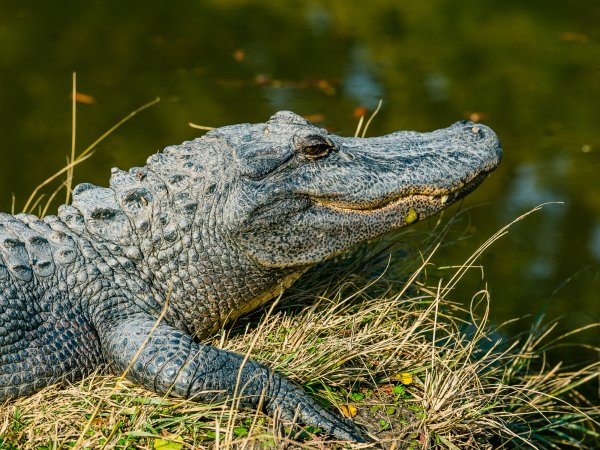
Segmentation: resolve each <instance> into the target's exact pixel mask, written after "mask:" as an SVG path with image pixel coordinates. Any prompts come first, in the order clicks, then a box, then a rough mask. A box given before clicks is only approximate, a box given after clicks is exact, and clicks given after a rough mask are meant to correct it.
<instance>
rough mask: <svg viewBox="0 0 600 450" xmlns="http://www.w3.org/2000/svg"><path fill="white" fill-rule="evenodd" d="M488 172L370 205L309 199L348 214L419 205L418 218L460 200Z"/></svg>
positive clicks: (371, 213) (369, 213) (375, 212)
mask: <svg viewBox="0 0 600 450" xmlns="http://www.w3.org/2000/svg"><path fill="white" fill-rule="evenodd" d="M489 173H490V171H483V172H481V173H478V174H476V175H474V176H473V177H472V178H471V179H470V180H468V181H466V182H465V183H464V184H462V185H461V186H458V187H456V188H454V189H440V190H439V191H437V192H434V193H431V192H429V193H421V192H413V193H410V194H401V195H399V196H394V197H390V198H386V199H385V200H382V201H378V202H375V203H372V204H370V205H364V204H361V205H352V204H347V203H342V202H336V201H333V200H329V199H323V198H318V197H311V200H312V201H313V202H314V203H315V204H316V205H318V206H321V207H324V208H327V209H331V210H335V211H338V212H343V213H349V214H365V215H375V214H378V213H384V212H388V211H392V210H403V209H406V207H411V206H414V205H421V207H420V208H419V209H423V210H426V214H425V215H424V216H423V217H421V214H420V213H421V212H425V211H415V213H417V214H418V219H422V218H424V217H426V216H430V215H432V214H435V213H436V212H439V211H441V210H442V209H444V208H446V207H448V206H450V205H451V204H452V203H454V202H456V201H457V200H460V199H461V198H463V197H464V196H465V195H467V194H468V193H469V192H471V191H473V190H474V189H475V188H476V187H477V186H479V184H481V182H482V181H483V180H484V179H485V177H486V176H487V175H488V174H489ZM415 220H417V217H415V218H414V219H413V220H411V221H410V222H411V223H412V222H414V221H415Z"/></svg>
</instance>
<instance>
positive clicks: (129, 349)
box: [0, 111, 502, 441]
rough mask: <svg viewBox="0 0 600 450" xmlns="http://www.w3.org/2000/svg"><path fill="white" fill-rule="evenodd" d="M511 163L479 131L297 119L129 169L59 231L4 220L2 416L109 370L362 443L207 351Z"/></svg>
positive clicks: (82, 204) (300, 401)
mask: <svg viewBox="0 0 600 450" xmlns="http://www.w3.org/2000/svg"><path fill="white" fill-rule="evenodd" d="M501 155H502V149H501V145H500V143H499V140H498V138H497V136H496V135H495V134H494V132H493V131H492V130H491V129H490V128H488V127H486V126H485V125H481V124H475V123H473V122H469V121H462V122H458V123H455V124H454V125H452V126H450V127H448V128H445V129H440V130H437V131H433V132H428V133H418V132H412V131H399V132H394V133H391V134H388V135H385V136H381V137H374V138H347V137H340V136H336V135H334V134H331V133H329V132H328V131H326V130H324V129H321V128H318V127H316V126H314V125H312V124H311V123H309V122H308V121H306V120H305V119H304V118H302V117H300V116H298V115H296V114H294V113H292V112H289V111H281V112H278V113H276V114H275V115H273V116H272V117H271V118H270V119H269V120H268V121H267V122H266V123H261V124H239V125H231V126H225V127H222V128H217V129H214V130H212V131H210V132H208V133H207V134H205V135H204V136H202V137H200V138H197V139H195V140H192V141H187V142H184V143H182V144H181V145H175V146H170V147H167V148H165V149H164V150H163V151H162V152H159V153H157V154H155V155H153V156H150V157H149V158H148V160H147V163H146V165H145V166H144V167H135V168H132V169H130V170H129V171H122V170H119V169H117V168H114V169H112V175H111V178H110V187H99V186H95V185H92V184H80V185H78V186H76V187H75V189H74V190H73V196H72V202H71V204H70V205H62V206H61V207H60V208H59V209H58V215H57V216H47V217H45V218H43V219H40V218H38V217H37V216H34V215H30V214H16V215H10V214H5V213H1V214H0V400H2V401H4V400H9V399H14V398H17V397H20V396H26V395H30V394H32V393H34V392H36V391H38V390H40V389H42V388H43V387H45V386H48V385H50V384H52V383H56V382H59V381H61V380H62V381H65V380H66V381H74V380H77V379H81V378H82V377H85V376H86V375H88V374H90V373H91V372H93V371H95V370H97V369H98V368H99V367H100V368H107V369H106V370H111V371H112V372H114V373H117V374H119V373H126V376H127V378H128V379H130V380H132V381H134V382H135V383H139V384H140V385H142V386H144V387H145V388H147V389H149V390H151V391H154V392H157V393H159V394H164V395H167V394H168V395H172V396H178V397H184V398H192V399H195V400H198V401H216V400H223V399H226V398H230V397H231V396H233V395H234V394H237V395H239V396H240V401H239V405H240V407H243V408H259V407H260V408H261V409H262V410H263V411H265V412H266V413H267V414H273V413H274V412H275V411H279V414H280V417H282V418H283V419H285V420H287V421H292V420H295V421H298V422H301V423H304V424H306V425H312V426H316V427H319V428H320V429H321V430H322V431H323V432H325V433H327V434H329V435H332V436H334V437H336V438H338V439H343V440H352V441H362V440H363V438H362V437H361V434H360V433H359V432H358V431H357V429H356V427H355V426H354V425H353V423H352V422H351V421H350V420H349V419H346V418H342V417H341V416H339V415H338V414H337V413H334V412H333V411H330V410H328V409H326V408H323V407H322V406H320V405H319V404H318V403H317V402H316V401H315V400H314V399H313V398H312V397H310V396H309V395H307V394H306V393H305V392H304V391H303V390H302V389H301V388H300V387H298V386H296V385H295V384H294V383H292V382H291V381H289V380H288V379H286V378H285V377H282V376H280V375H278V374H277V373H276V372H275V371H273V370H271V369H269V368H268V367H267V366H265V365H263V364H259V363H258V362H255V361H253V360H252V359H248V358H246V357H245V356H244V355H240V354H236V353H232V352H228V351H225V350H221V349H218V348H216V347H213V346H209V345H203V344H202V343H200V340H202V339H205V338H206V337H209V336H210V335H212V334H214V333H215V332H216V331H218V330H219V329H221V327H223V326H224V325H225V324H226V323H227V322H230V321H233V320H235V319H236V318H238V317H239V316H241V315H243V314H245V313H247V312H249V311H251V310H253V309H255V308H257V307H258V306H260V305H262V304H264V303H265V302H267V301H268V300H269V299H272V298H273V297H276V296H278V295H279V294H280V293H281V292H282V291H283V290H285V289H286V288H288V287H289V286H290V285H291V284H292V283H293V282H294V281H295V280H296V279H298V277H299V276H300V275H301V274H303V273H304V272H305V271H306V270H307V269H308V268H310V267H311V266H314V265H315V264H316V263H319V262H321V261H323V260H326V259H328V258H331V257H333V256H335V255H338V254H340V253H341V252H344V251H346V250H348V249H351V248H352V247H354V246H356V245H357V244H359V243H361V242H364V241H366V240H371V239H374V238H376V237H378V236H381V235H383V234H384V233H387V232H389V231H391V230H395V229H398V228H401V227H404V226H406V225H409V224H411V223H414V222H417V221H419V220H422V219H424V218H426V217H428V216H430V215H432V214H435V213H437V212H439V211H440V210H442V209H444V208H446V207H447V206H448V205H450V204H452V203H453V202H456V201H457V200H458V199H461V198H462V197H464V196H465V195H466V194H467V193H469V192H470V191H472V190H473V189H474V188H475V187H476V186H477V185H478V184H479V183H480V182H481V181H482V180H483V179H484V177H485V176H486V175H487V174H488V173H490V172H491V171H492V170H494V169H495V168H496V166H497V165H498V163H499V162H500V159H501ZM236 389H237V391H236Z"/></svg>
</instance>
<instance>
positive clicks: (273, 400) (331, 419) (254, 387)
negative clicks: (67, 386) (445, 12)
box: [101, 316, 364, 442]
mask: <svg viewBox="0 0 600 450" xmlns="http://www.w3.org/2000/svg"><path fill="white" fill-rule="evenodd" d="M155 324H156V319H154V318H151V317H139V316H138V317H135V318H131V317H130V318H128V319H125V320H123V321H120V322H118V323H116V324H114V325H113V326H112V327H110V330H108V331H107V332H105V333H104V334H103V335H102V336H101V340H102V343H103V347H104V349H105V351H106V355H107V357H108V358H109V359H110V360H111V362H112V363H113V364H114V366H115V369H116V370H117V371H120V372H123V371H125V370H126V369H127V368H129V371H128V373H127V377H128V378H129V379H131V380H133V381H135V382H137V383H140V384H142V385H143V386H144V387H146V388H147V389H150V390H153V391H155V392H159V393H161V394H165V393H167V392H168V393H169V394H171V395H177V396H181V397H185V398H193V399H198V400H222V399H225V398H227V397H228V396H233V395H234V394H236V392H235V391H236V385H238V390H237V397H238V398H240V397H241V400H240V406H241V407H250V408H257V407H258V406H259V404H260V399H261V396H264V397H263V408H264V410H265V411H266V412H267V413H269V414H273V412H275V410H279V411H280V414H281V416H282V417H283V418H284V420H290V421H291V420H293V419H294V418H295V417H297V418H298V419H299V421H301V422H303V423H305V424H307V425H312V426H316V427H319V428H321V429H322V430H324V431H325V432H327V433H329V434H331V435H333V436H335V437H337V438H339V439H343V440H352V441H359V442H364V440H363V439H362V438H361V437H360V435H359V434H358V433H357V432H356V431H355V430H354V428H353V426H352V425H351V423H349V421H347V420H346V419H344V418H342V417H339V416H337V415H336V414H334V413H332V412H329V411H327V410H325V409H323V408H322V407H321V406H320V405H318V404H317V403H316V402H315V401H314V400H313V399H311V398H310V397H309V396H307V395H306V394H305V393H304V391H303V390H302V389H300V388H299V387H297V386H296V385H294V384H293V383H291V382H290V381H288V380H286V379H285V378H283V377H281V376H279V375H277V374H276V373H274V372H273V371H271V370H270V369H268V368H267V367H265V366H264V365H262V364H259V363H257V362H255V361H252V360H247V361H246V362H245V363H244V364H243V360H244V357H243V356H241V355H238V354H235V353H231V352H228V351H225V350H220V349H217V348H215V347H211V346H207V345H201V344H198V343H196V342H194V341H193V340H192V338H191V336H189V335H188V334H186V333H184V332H181V331H179V330H177V329H175V328H172V327H170V326H168V325H166V324H163V323H161V324H160V325H158V326H157V327H156V328H155V329H154V330H152V329H153V327H155ZM150 334H151V336H150V337H149V338H148V336H149V335H150ZM140 349H141V350H140ZM134 357H135V360H134V362H133V363H131V361H132V359H133V358H134ZM240 370H241V373H240ZM238 374H239V382H238Z"/></svg>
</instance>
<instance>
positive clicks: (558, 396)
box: [0, 115, 600, 450]
mask: <svg viewBox="0 0 600 450" xmlns="http://www.w3.org/2000/svg"><path fill="white" fill-rule="evenodd" d="M130 116H131V115H130ZM128 117H129V116H128ZM125 120H126V119H125ZM122 122H123V121H121V122H120V123H122ZM117 125H118V124H117ZM94 145H95V144H94ZM94 145H92V146H90V147H89V148H88V149H86V151H84V152H83V157H85V156H86V155H87V154H89V152H90V151H91V149H92V148H93V147H94ZM74 155H75V152H74V150H72V153H71V157H70V161H71V163H70V164H69V165H68V166H67V168H65V169H64V170H63V171H62V172H60V173H59V174H58V175H56V176H55V177H53V178H52V180H51V181H55V180H58V179H59V177H60V176H61V175H62V174H66V175H67V178H68V179H67V181H65V182H63V183H61V184H60V185H59V187H58V188H56V189H55V190H54V193H53V194H51V195H50V196H47V197H41V198H40V196H39V192H41V188H40V189H36V191H35V195H32V198H31V199H30V201H28V202H27V208H26V209H28V210H30V211H31V210H34V211H37V212H39V213H41V214H42V213H45V212H46V211H47V210H48V207H49V205H50V203H51V201H52V200H53V199H54V198H55V197H56V193H57V192H59V191H60V189H65V188H68V187H69V186H71V185H72V181H71V180H72V176H73V171H72V170H71V169H69V167H71V168H72V167H73V165H74V164H76V163H77V162H79V161H80V160H81V159H78V158H77V156H74ZM81 155H82V154H80V157H79V158H81ZM58 181H59V182H60V180H58ZM47 185H48V182H45V183H44V186H42V187H46V186H47ZM49 200H50V202H49ZM43 202H45V204H44V206H43V207H42V206H40V205H41V204H42V203H43ZM519 219H521V218H519ZM519 219H517V220H519ZM448 226H449V225H448ZM443 231H444V230H443V229H441V225H440V226H438V227H437V230H436V232H435V233H433V234H432V235H431V236H426V237H425V239H424V241H423V248H426V249H427V250H426V252H425V254H426V255H428V256H427V257H426V258H422V261H421V264H420V265H418V267H416V265H415V258H404V257H402V256H398V251H397V250H396V248H397V247H396V246H395V245H393V244H390V243H388V242H380V243H379V244H378V245H377V246H375V247H369V246H367V245H365V246H363V247H362V248H360V249H358V250H357V251H355V252H354V253H352V254H350V255H346V256H343V257H340V258H338V259H336V260H335V261H332V262H329V263H325V264H322V265H320V266H319V267H317V268H315V269H314V270H312V271H311V272H309V273H308V274H307V275H306V276H305V277H303V279H302V280H301V281H300V282H299V283H297V284H296V285H295V286H293V287H292V288H291V289H289V290H288V291H286V293H285V294H284V295H283V296H282V297H281V298H279V299H277V301H276V302H274V303H271V304H269V305H267V307H266V308H265V309H262V310H260V311H257V312H255V313H253V314H251V315H250V316H248V317H245V318H243V319H241V320H239V321H238V322H237V323H236V324H234V325H233V326H231V327H228V328H226V329H223V330H221V331H220V332H219V333H218V335H216V336H214V337H213V338H212V339H211V340H209V341H207V343H208V344H211V345H214V346H216V347H219V348H225V349H229V350H233V351H236V352H239V353H243V354H248V355H249V356H250V357H252V358H253V359H256V360H258V361H262V362H264V363H266V364H268V365H269V366H270V367H273V368H275V370H277V371H278V372H280V373H282V374H284V375H286V376H288V377H289V378H291V379H292V380H294V381H296V382H298V383H299V384H301V385H302V386H304V388H305V389H306V390H307V391H308V392H310V393H311V395H314V396H315V397H316V398H317V399H319V400H320V401H321V402H322V403H323V405H325V406H327V407H329V408H331V409H333V410H337V411H338V412H340V413H342V412H343V413H345V414H347V415H353V416H354V417H353V420H354V421H355V422H356V423H357V424H358V425H359V427H360V428H361V430H362V432H363V435H365V436H370V437H371V438H372V439H374V440H375V441H378V442H380V443H381V444H382V445H383V446H384V447H385V448H389V449H414V450H417V449H425V448H427V449H451V450H454V449H457V448H458V449H492V448H494V449H495V448H506V449H516V448H536V449H553V448H569V447H570V448H589V449H592V448H598V447H600V435H599V429H600V426H599V420H600V407H599V404H600V402H599V401H598V398H597V393H596V394H594V395H595V396H594V398H589V394H587V395H588V397H587V398H586V393H588V392H592V391H593V390H594V388H595V389H597V383H598V377H599V373H600V361H593V362H590V363H587V364H582V365H581V366H580V367H575V368H574V367H569V368H565V367H562V364H560V363H558V364H554V365H553V364H549V363H548V362H547V359H546V354H547V352H548V351H549V350H551V349H552V347H553V346H556V345H559V344H560V343H561V342H562V341H563V340H565V339H568V338H570V335H571V334H573V333H576V332H578V331H581V330H574V331H573V333H569V336H563V337H559V338H555V337H552V334H551V331H552V329H553V327H554V325H555V323H547V324H545V325H543V324H542V322H541V321H536V322H535V324H534V325H533V326H532V328H531V330H529V332H527V333H523V334H522V335H520V336H516V337H514V336H510V337H509V336H507V335H506V334H505V333H503V331H502V328H501V327H499V328H498V327H494V326H492V325H491V324H490V323H489V322H488V320H487V317H488V311H489V308H493V301H494V300H492V299H491V298H490V294H489V292H488V291H487V290H481V291H479V292H474V293H473V298H472V299H471V301H470V302H455V301H452V300H451V299H450V295H452V293H453V289H454V287H455V286H456V285H457V283H460V282H461V280H462V279H463V277H464V276H465V274H466V273H468V272H469V271H470V270H473V269H476V270H480V268H478V266H476V262H477V259H478V258H479V256H480V255H481V253H482V252H483V251H485V250H486V249H487V248H488V247H489V246H490V245H492V243H494V242H495V241H496V240H497V239H499V238H500V237H502V236H503V235H504V234H506V233H507V232H508V226H507V227H505V228H503V229H502V230H500V231H499V232H498V233H497V234H495V235H494V236H492V238H490V240H488V241H486V242H485V243H484V244H483V245H482V246H481V248H479V249H478V250H477V251H476V252H474V254H473V256H472V258H469V260H467V261H466V262H465V263H464V264H462V265H460V266H458V267H457V268H456V269H454V271H453V272H449V271H448V270H445V271H444V273H445V274H446V275H445V279H439V278H434V277H432V276H431V272H432V271H433V270H432V269H434V268H435V266H434V264H433V261H435V250H436V248H437V246H438V245H439V242H438V240H437V237H436V236H440V235H443V234H444V232H443ZM497 245H498V244H497ZM417 259H418V258H417ZM495 301H498V299H495ZM464 304H469V305H470V307H468V308H464V307H463V306H461V305H464ZM595 326H600V324H591V325H589V327H595ZM596 350H598V349H596ZM594 383H596V385H594ZM235 405H236V399H230V400H229V401H227V402H223V403H219V404H202V403H195V402H192V401H188V400H181V399H174V398H165V397H161V396H157V395H156V394H154V393H152V392H148V391H145V390H144V389H142V388H140V387H138V386H136V385H134V384H132V383H130V382H128V381H126V380H123V378H122V377H119V376H115V375H102V374H95V375H93V376H90V377H88V378H86V379H84V380H82V381H80V382H78V383H76V384H73V385H63V386H59V385H55V386H50V387H48V388H46V389H44V390H42V391H41V392H39V393H37V394H35V395H32V396H30V397H27V398H22V399H18V400H16V401H13V402H10V403H6V404H4V405H2V406H1V407H0V449H13V448H15V449H17V448H18V449H21V448H37V449H58V448H93V449H102V448H123V449H125V448H136V449H137V448H139V449H145V448H148V449H163V450H177V449H182V448H219V449H229V448H282V447H286V446H287V448H338V447H339V448H347V447H356V448H360V447H361V446H360V445H354V446H353V445H351V444H347V443H339V442H338V443H336V442H333V441H330V440H328V437H327V436H322V435H320V434H319V433H318V430H315V429H313V428H310V427H309V428H302V427H293V428H292V427H290V425H289V424H286V423H282V421H281V420H280V419H279V418H278V417H274V418H271V417H267V416H265V415H263V414H262V413H259V412H257V411H239V410H238V409H237V408H236V407H235ZM362 447H365V446H364V445H363V446H362Z"/></svg>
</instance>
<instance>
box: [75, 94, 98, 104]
mask: <svg viewBox="0 0 600 450" xmlns="http://www.w3.org/2000/svg"><path fill="white" fill-rule="evenodd" d="M75 101H76V102H77V103H85V104H86V105H93V104H94V103H96V99H95V98H94V97H93V96H91V95H88V94H84V93H83V92H75Z"/></svg>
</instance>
